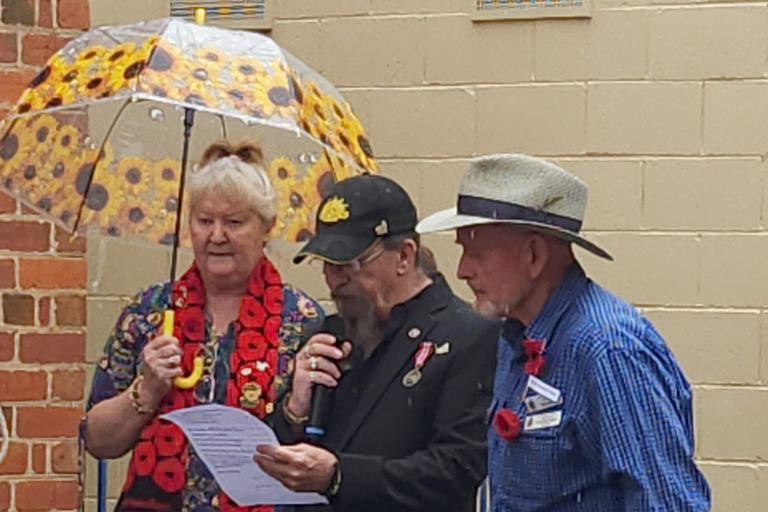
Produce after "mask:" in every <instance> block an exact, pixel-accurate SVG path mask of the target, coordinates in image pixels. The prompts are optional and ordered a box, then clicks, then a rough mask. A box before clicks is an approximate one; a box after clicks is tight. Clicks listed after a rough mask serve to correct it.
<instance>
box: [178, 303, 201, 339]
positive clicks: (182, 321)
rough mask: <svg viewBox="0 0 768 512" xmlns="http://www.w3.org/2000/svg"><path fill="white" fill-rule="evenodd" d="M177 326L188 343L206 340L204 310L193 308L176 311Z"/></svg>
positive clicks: (197, 307)
mask: <svg viewBox="0 0 768 512" xmlns="http://www.w3.org/2000/svg"><path fill="white" fill-rule="evenodd" d="M176 325H177V326H178V327H180V329H181V334H182V336H184V337H185V338H186V339H187V340H188V341H203V340H204V339H205V315H204V314H203V310H202V308H200V307H199V306H193V307H189V308H184V309H180V310H178V311H176Z"/></svg>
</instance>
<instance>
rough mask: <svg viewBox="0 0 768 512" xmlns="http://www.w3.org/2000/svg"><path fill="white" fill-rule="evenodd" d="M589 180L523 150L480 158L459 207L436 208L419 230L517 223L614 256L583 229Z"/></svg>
mask: <svg viewBox="0 0 768 512" xmlns="http://www.w3.org/2000/svg"><path fill="white" fill-rule="evenodd" d="M586 206H587V185H586V184H585V183H584V182H583V181H581V180H580V179H579V178H577V177H576V176H574V175H572V174H570V173H569V172H567V171H565V170H564V169H562V168H560V167H558V166H557V165H555V164H552V163H550V162H547V161H546V160H542V159H540V158H535V157H532V156H528V155H521V154H496V155H487V156H481V157H478V158H475V159H473V160H472V162H471V163H470V166H469V170H468V171H467V172H466V174H464V177H463V178H462V180H461V184H460V185H459V197H458V202H457V206H456V208H449V209H447V210H443V211H440V212H437V213H434V214H432V215H430V216H429V217H427V218H426V219H424V220H422V221H421V222H419V224H418V226H416V231H417V232H419V233H432V232H435V231H447V230H453V229H458V228H461V227H465V226H476V225H481V224H499V223H503V224H515V225H520V226H528V227H530V228H532V229H535V230H538V231H542V232H546V233H549V234H551V235H554V236H557V237H559V238H562V239H564V240H567V241H569V242H573V243H575V244H577V245H579V246H581V247H583V248H584V249H586V250H588V251H589V252H591V253H593V254H596V255H597V256H600V257H601V258H606V259H609V260H612V259H613V258H612V257H611V256H610V255H609V254H608V253H607V252H606V251H605V250H603V249H601V248H600V247H598V246H597V245H595V244H594V243H592V242H590V241H589V240H587V239H586V238H584V237H583V236H582V235H580V234H579V231H580V230H581V225H582V223H583V220H584V209H585V208H586Z"/></svg>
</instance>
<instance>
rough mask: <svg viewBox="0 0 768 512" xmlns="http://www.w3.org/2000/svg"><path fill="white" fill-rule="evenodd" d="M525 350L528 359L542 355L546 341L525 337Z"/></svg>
mask: <svg viewBox="0 0 768 512" xmlns="http://www.w3.org/2000/svg"><path fill="white" fill-rule="evenodd" d="M523 351H524V352H525V357H527V358H528V359H532V358H533V357H535V356H540V355H541V354H543V353H544V341H543V340H533V339H525V340H523Z"/></svg>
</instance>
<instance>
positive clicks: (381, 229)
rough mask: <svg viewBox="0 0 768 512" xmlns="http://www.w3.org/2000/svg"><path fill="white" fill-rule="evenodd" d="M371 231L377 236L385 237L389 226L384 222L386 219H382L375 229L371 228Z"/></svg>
mask: <svg viewBox="0 0 768 512" xmlns="http://www.w3.org/2000/svg"><path fill="white" fill-rule="evenodd" d="M373 231H374V232H375V233H376V234H377V235H378V236H384V235H386V234H387V233H389V224H387V221H386V219H382V221H381V222H379V223H378V224H377V225H376V227H374V228H373Z"/></svg>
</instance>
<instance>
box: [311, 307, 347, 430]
mask: <svg viewBox="0 0 768 512" xmlns="http://www.w3.org/2000/svg"><path fill="white" fill-rule="evenodd" d="M344 330H345V329H344V320H343V319H342V318H341V317H340V316H332V317H328V318H326V319H325V321H324V322H323V325H322V326H321V327H320V328H319V329H318V330H317V331H316V332H312V333H311V334H309V336H307V339H309V338H311V337H312V336H313V335H314V334H317V333H319V332H325V333H328V334H331V335H332V336H335V337H336V340H337V342H338V343H339V345H340V343H341V341H342V340H344ZM344 341H346V340H344ZM347 359H349V358H347ZM347 359H345V360H344V361H342V363H340V364H339V367H340V369H341V371H342V373H344V372H345V371H349V370H350V369H351V366H349V363H346V362H347ZM345 363H346V364H345ZM345 367H346V368H345ZM332 394H333V390H332V389H330V388H328V387H327V386H323V385H322V384H316V385H315V389H314V390H313V391H312V406H311V408H310V410H309V421H307V424H306V425H304V434H305V435H306V437H307V440H308V441H309V442H310V443H311V444H314V445H320V444H322V441H323V439H324V438H325V425H326V423H327V419H328V418H327V416H328V408H329V406H330V402H331V396H332Z"/></svg>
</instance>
